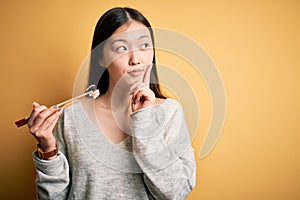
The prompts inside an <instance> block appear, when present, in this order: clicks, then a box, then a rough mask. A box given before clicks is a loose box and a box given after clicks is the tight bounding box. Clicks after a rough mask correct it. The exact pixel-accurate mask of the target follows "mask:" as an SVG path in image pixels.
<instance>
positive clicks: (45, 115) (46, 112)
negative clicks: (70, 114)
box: [33, 107, 58, 129]
mask: <svg viewBox="0 0 300 200" xmlns="http://www.w3.org/2000/svg"><path fill="white" fill-rule="evenodd" d="M57 110H58V109H57V108H54V107H50V108H49V109H45V110H43V111H42V112H40V113H39V115H38V116H37V117H36V118H35V120H34V121H33V127H34V128H35V129H36V128H37V127H40V126H41V125H42V124H43V122H44V121H45V120H46V119H47V118H48V117H49V116H50V115H52V114H53V113H54V112H56V111H57Z"/></svg>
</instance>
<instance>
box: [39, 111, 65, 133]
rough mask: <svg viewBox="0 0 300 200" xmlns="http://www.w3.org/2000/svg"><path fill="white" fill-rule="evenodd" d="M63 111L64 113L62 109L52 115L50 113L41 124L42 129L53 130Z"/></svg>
mask: <svg viewBox="0 0 300 200" xmlns="http://www.w3.org/2000/svg"><path fill="white" fill-rule="evenodd" d="M61 113H62V112H61V111H56V112H54V113H53V114H52V115H50V116H49V117H48V118H47V119H46V120H45V121H44V123H43V124H42V125H41V126H40V129H41V130H46V131H47V132H52V131H53V129H54V127H55V125H56V123H57V121H58V119H59V116H60V114H61Z"/></svg>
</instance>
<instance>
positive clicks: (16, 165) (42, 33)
mask: <svg viewBox="0 0 300 200" xmlns="http://www.w3.org/2000/svg"><path fill="white" fill-rule="evenodd" d="M114 6H130V7H134V8H137V9H138V10H140V11H141V12H142V13H143V14H144V15H145V16H146V17H147V18H148V19H149V20H150V22H151V23H152V25H153V26H155V27H164V28H169V29H174V30H177V31H179V32H181V33H183V34H185V35H187V36H189V37H191V38H193V39H194V40H195V41H197V42H198V43H199V44H200V45H201V46H203V47H204V48H205V49H206V50H207V52H208V53H209V55H210V57H211V58H212V59H213V61H214V62H215V63H216V65H217V66H218V70H219V71H220V74H221V76H222V78H223V82H224V86H225V88H226V96H227V107H226V110H227V113H226V120H225V125H224V129H223V132H222V136H221V138H220V140H219V142H218V143H217V145H216V147H215V148H214V150H213V151H212V152H211V153H210V154H209V156H208V157H206V158H205V159H202V160H201V159H199V158H198V157H197V156H198V154H199V149H200V146H201V143H202V141H203V137H204V134H205V131H206V129H207V127H208V124H209V109H210V108H206V106H205V104H207V105H208V106H207V107H209V103H208V102H209V97H208V95H207V94H206V95H205V94H204V93H207V91H205V92H203V98H201V97H202V95H200V100H199V101H200V102H199V104H200V107H201V105H202V110H203V113H204V114H203V119H202V120H203V121H202V122H200V123H201V125H200V126H199V131H198V133H197V135H196V137H195V139H194V141H193V146H194V148H195V151H196V155H195V156H196V161H197V186H196V188H195V189H194V190H193V191H192V193H191V194H190V196H189V198H188V199H189V200H196V199H205V200H207V199H209V200H211V199H214V200H220V199H222V200H227V199H228V200H234V199H243V200H244V199H249V200H252V199H256V200H257V199H262V200H265V199H272V200H279V199H282V200H283V199H284V200H285V199H293V200H295V199H300V192H299V189H300V156H299V152H300V123H299V119H300V87H299V86H300V77H299V76H300V65H299V64H300V61H299V60H300V59H299V58H300V50H299V47H300V39H299V38H300V37H299V36H300V27H299V25H300V21H299V20H300V3H299V1H296V0H295V1H292V0H289V1H284V0H282V1H278V0H277V1H276V0H275V1H196V0H194V1H191V0H186V1H174V0H167V1H158V0H153V1H137V0H136V1H135V0H130V1H104V0H102V1H101V0H97V1H96V0H94V1H83V0H76V1H71V0H69V1H62V0H27V1H22V0H14V1H1V7H0V16H1V17H0V25H1V37H0V44H1V48H0V58H1V60H0V62H1V71H2V72H1V74H0V77H1V79H0V80H1V86H0V87H1V93H2V94H1V104H0V105H1V122H0V123H1V131H0V133H1V139H0V158H1V165H0V175H1V176H0V177H1V185H0V199H34V198H35V186H34V179H35V171H34V167H33V162H32V156H31V153H32V152H33V151H34V150H35V144H36V142H35V140H34V139H33V137H31V136H30V135H29V134H28V131H27V128H26V127H23V128H20V129H17V128H15V126H14V121H15V120H17V119H19V118H20V117H23V116H27V115H28V114H29V113H30V111H31V103H32V102H33V101H38V102H40V103H43V104H46V105H52V104H55V103H58V102H60V101H62V100H65V99H68V98H69V97H71V96H72V88H73V82H74V79H75V76H76V73H77V70H78V68H79V66H80V65H81V63H82V62H83V60H84V59H85V57H86V56H87V55H88V53H89V49H90V46H91V39H92V34H93V30H94V26H95V24H96V22H97V20H98V17H99V16H100V15H101V14H102V13H103V12H104V11H106V10H107V9H109V8H111V7H114ZM164 59H165V58H164V57H162V58H158V60H160V61H164ZM174 67H175V68H176V67H177V68H180V66H178V65H175V66H174ZM190 81H191V82H192V83H193V84H194V85H193V86H194V87H197V86H195V83H194V82H196V84H197V81H195V80H193V79H191V80H190ZM199 83H200V82H199ZM200 85H201V84H200ZM201 87H203V86H201ZM201 87H200V88H201ZM203 88H204V90H205V87H203ZM201 101H202V102H203V104H201V103H202V102H201ZM186 117H187V119H188V116H186Z"/></svg>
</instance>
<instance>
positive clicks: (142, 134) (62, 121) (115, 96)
mask: <svg viewBox="0 0 300 200" xmlns="http://www.w3.org/2000/svg"><path fill="white" fill-rule="evenodd" d="M97 71H98V72H99V71H100V74H101V78H100V80H99V81H98V79H99V74H97ZM89 83H90V84H91V83H96V84H97V87H98V89H100V93H101V95H100V96H99V97H98V98H97V99H96V100H89V99H87V100H84V101H82V102H79V103H76V104H74V105H73V106H71V107H68V108H66V109H65V110H64V111H62V110H59V109H57V108H55V107H50V108H47V107H46V106H42V105H39V104H38V103H33V111H32V113H31V115H30V119H29V121H28V126H29V130H30V132H31V134H32V135H33V136H34V137H35V138H36V139H37V141H38V150H37V151H36V152H35V153H34V154H33V156H34V163H35V166H36V170H37V183H36V184H37V194H38V198H39V199H95V200H99V199H118V200H119V199H126V200H127V199H138V200H140V199H185V198H186V196H187V195H188V194H189V192H190V191H191V190H192V188H193V187H194V186H195V179H196V178H195V169H196V167H195V160H194V151H193V149H192V147H191V144H190V138H189V134H188V130H187V128H186V124H185V120H184V116H183V112H182V109H181V106H180V104H179V103H178V102H176V101H174V100H171V99H169V98H165V97H164V96H163V95H162V93H161V92H160V88H159V84H158V79H157V71H156V63H155V53H154V39H153V32H152V30H151V26H150V24H149V22H148V21H147V19H146V18H145V17H144V16H143V15H142V14H141V13H140V12H138V11H137V10H134V9H131V8H113V9H110V10H108V11H107V12H106V13H105V14H103V15H102V17H101V18H100V19H99V21H98V23H97V26H96V28H95V32H94V38H93V44H92V53H91V64H90V77H89ZM56 125H57V126H56Z"/></svg>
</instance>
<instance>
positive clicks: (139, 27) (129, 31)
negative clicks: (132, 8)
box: [110, 20, 151, 41]
mask: <svg viewBox="0 0 300 200" xmlns="http://www.w3.org/2000/svg"><path fill="white" fill-rule="evenodd" d="M145 36H146V37H149V38H150V39H151V35H150V31H149V29H148V28H147V27H146V26H145V25H144V24H142V23H140V22H137V21H134V20H131V21H129V23H127V24H124V25H122V26H120V27H119V28H118V29H117V30H116V31H115V32H114V33H113V34H112V35H111V37H110V40H111V41H113V40H115V39H126V40H135V39H139V38H141V37H145Z"/></svg>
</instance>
